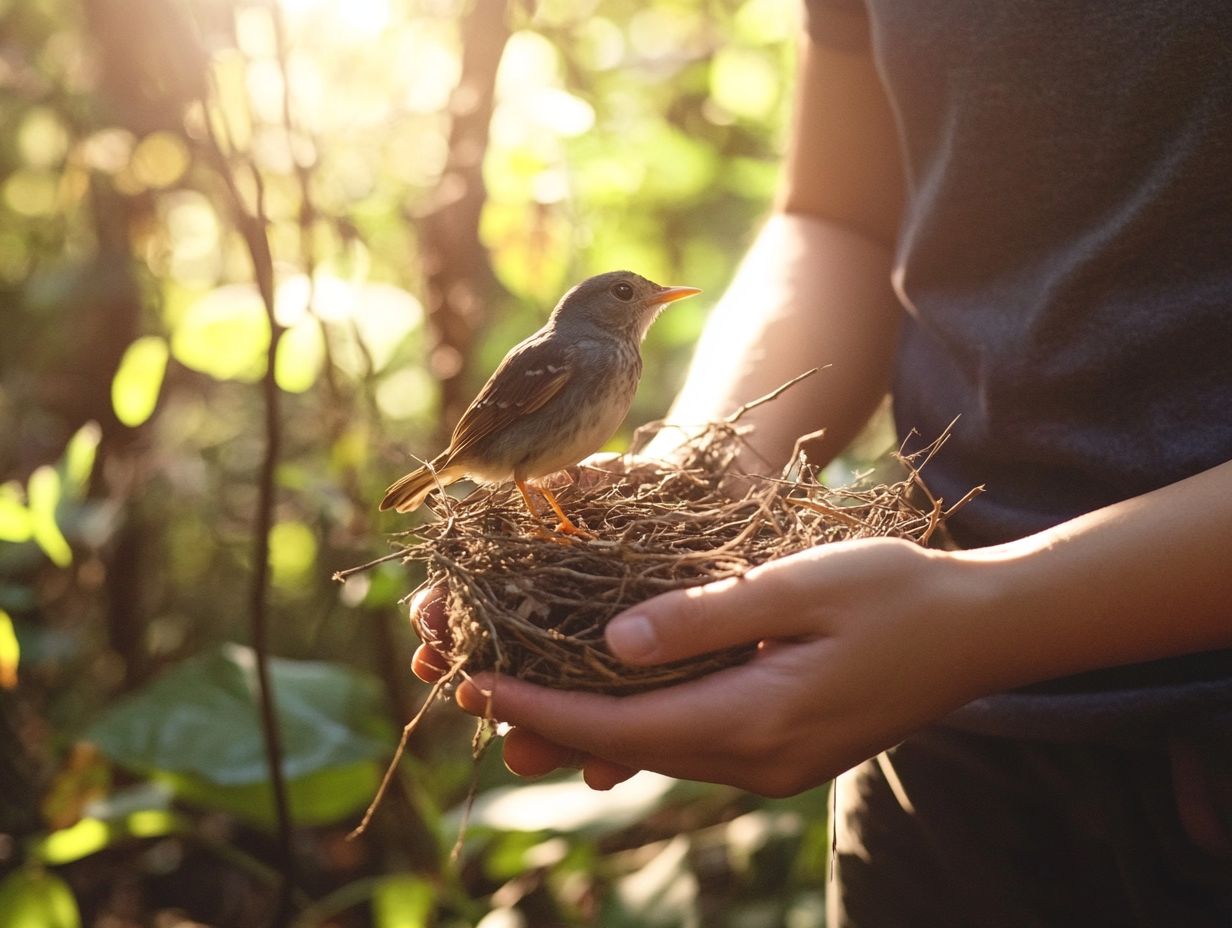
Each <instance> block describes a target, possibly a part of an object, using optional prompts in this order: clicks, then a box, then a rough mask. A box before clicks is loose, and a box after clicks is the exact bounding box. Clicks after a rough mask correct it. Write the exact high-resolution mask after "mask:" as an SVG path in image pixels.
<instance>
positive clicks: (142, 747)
mask: <svg viewBox="0 0 1232 928" xmlns="http://www.w3.org/2000/svg"><path fill="white" fill-rule="evenodd" d="M270 673H271V676H272V679H273V686H274V694H275V701H276V703H277V706H278V716H279V724H280V727H281V732H282V739H283V750H284V759H283V770H284V772H285V774H286V776H287V779H288V781H290V786H291V797H292V801H293V804H297V805H298V806H299V807H300V809H299V811H301V812H303V813H304V815H305V816H306V817H307V818H309V819H313V820H315V821H323V820H329V819H331V818H337V817H340V816H343V815H346V814H348V813H349V812H350V811H352V810H353V809H354V808H355V807H356V806H357V805H358V804H361V803H362V801H363V800H364V798H366V797H367V796H369V795H370V794H371V789H372V787H373V786H374V784H375V780H376V767H375V763H374V761H375V758H378V757H383V756H384V755H386V754H387V753H388V752H389V749H390V747H389V745H390V741H389V737H388V734H387V732H386V725H385V723H384V722H383V719H382V716H381V711H380V691H379V687H378V685H377V684H376V683H375V681H373V680H372V679H370V678H369V677H367V676H365V675H363V674H360V673H358V672H357V671H355V670H353V669H351V668H348V667H345V666H342V665H338V664H331V663H327V662H324V661H295V660H287V659H279V658H275V659H274V660H273V661H271V664H270ZM256 692H257V681H256V667H255V663H254V656H253V653H252V651H251V650H250V649H248V648H245V647H241V646H239V645H234V644H232V645H225V646H223V647H221V648H219V649H217V650H215V651H213V652H210V653H207V654H203V655H201V656H198V657H195V658H192V659H190V660H187V661H185V662H184V663H182V664H180V665H179V666H178V667H176V668H175V669H174V670H171V671H170V672H168V673H167V674H165V675H164V676H162V677H161V678H159V679H158V680H156V681H154V682H153V683H151V684H150V685H149V686H147V687H145V688H144V689H143V690H141V691H140V692H138V693H136V694H135V695H133V696H132V697H130V698H129V699H127V700H125V701H124V702H122V703H120V704H118V705H116V706H115V707H114V708H112V709H110V710H108V711H107V712H106V713H105V714H104V715H103V717H102V718H100V719H99V720H98V721H97V722H96V723H95V724H94V725H93V726H92V727H91V728H90V730H89V732H88V737H90V738H91V739H92V740H94V741H95V742H97V743H98V744H99V746H100V747H101V748H102V750H103V751H104V752H105V753H106V754H107V756H108V757H110V758H111V759H112V760H114V761H115V762H116V763H118V764H121V765H122V766H125V767H128V768H130V769H133V770H136V771H139V772H141V773H145V774H148V775H151V776H155V777H156V778H158V779H160V780H163V781H165V782H169V783H171V784H172V785H173V786H174V787H175V788H176V789H177V791H178V792H180V794H181V795H183V796H184V798H187V799H190V800H192V801H197V802H201V803H205V804H208V805H213V806H215V807H220V808H227V809H230V810H232V811H236V812H240V813H249V817H250V818H253V819H256V820H258V821H267V820H268V810H269V808H270V804H269V801H268V783H267V766H266V754H265V741H264V738H263V737H262V732H261V726H260V721H259V716H258V711H257V703H256Z"/></svg>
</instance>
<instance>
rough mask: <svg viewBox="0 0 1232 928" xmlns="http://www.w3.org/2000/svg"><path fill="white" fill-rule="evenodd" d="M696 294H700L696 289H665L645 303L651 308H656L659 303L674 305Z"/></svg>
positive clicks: (647, 299) (648, 298)
mask: <svg viewBox="0 0 1232 928" xmlns="http://www.w3.org/2000/svg"><path fill="white" fill-rule="evenodd" d="M697 293H701V290H699V289H698V288H697V287H666V288H664V289H663V290H660V291H659V292H658V293H656V294H655V295H654V296H651V297H647V298H646V302H647V303H649V304H650V305H651V306H658V305H659V304H660V303H675V302H676V301H677V300H683V299H684V298H685V297H689V296H693V295H694V294H697Z"/></svg>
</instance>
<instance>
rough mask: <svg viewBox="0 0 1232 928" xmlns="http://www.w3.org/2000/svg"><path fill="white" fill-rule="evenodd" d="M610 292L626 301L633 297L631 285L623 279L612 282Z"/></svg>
mask: <svg viewBox="0 0 1232 928" xmlns="http://www.w3.org/2000/svg"><path fill="white" fill-rule="evenodd" d="M612 293H613V294H615V296H616V299H618V300H624V301H625V302H626V303H627V302H628V301H629V300H631V299H633V287H631V286H630V285H629V284H627V283H625V282H624V281H621V282H620V283H618V284H613V285H612Z"/></svg>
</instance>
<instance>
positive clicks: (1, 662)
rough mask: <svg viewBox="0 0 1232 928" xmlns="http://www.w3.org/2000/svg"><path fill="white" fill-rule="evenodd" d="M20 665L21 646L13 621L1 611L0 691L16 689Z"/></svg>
mask: <svg viewBox="0 0 1232 928" xmlns="http://www.w3.org/2000/svg"><path fill="white" fill-rule="evenodd" d="M19 663H21V645H20V644H19V643H18V641H17V631H16V629H14V628H13V619H12V618H11V617H10V616H9V614H8V613H7V612H5V611H4V610H3V609H0V689H5V690H11V689H16V687H17V665H18V664H19Z"/></svg>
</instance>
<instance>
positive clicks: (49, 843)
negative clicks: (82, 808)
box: [0, 809, 192, 925]
mask: <svg viewBox="0 0 1232 928" xmlns="http://www.w3.org/2000/svg"><path fill="white" fill-rule="evenodd" d="M191 830H192V829H191V822H190V821H189V819H188V818H187V817H185V816H182V815H177V814H176V813H174V812H168V811H165V810H160V809H143V810H141V811H137V812H131V813H129V814H128V815H125V816H123V817H122V818H119V819H115V820H107V819H101V818H83V819H82V820H81V821H79V822H77V823H76V824H74V825H71V826H69V827H68V828H61V829H59V830H58V831H53V832H52V833H51V834H49V835H47V836H46V837H44V838H41V839H40V840H38V841H37V842H35V843H34V844H33V845H32V846H31V848H30V854H31V856H32V857H35V858H37V859H38V860H41V861H43V862H44V863H48V864H68V863H72V862H73V861H75V860H81V859H82V858H83V857H89V856H90V855H91V854H97V853H98V852H99V851H101V850H104V849H106V848H108V847H111V846H112V845H114V844H119V843H120V842H122V841H129V840H131V839H133V838H164V837H166V836H167V835H173V834H187V833H188V832H190V831H191ZM2 924H3V923H2V922H0V925H2Z"/></svg>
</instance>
